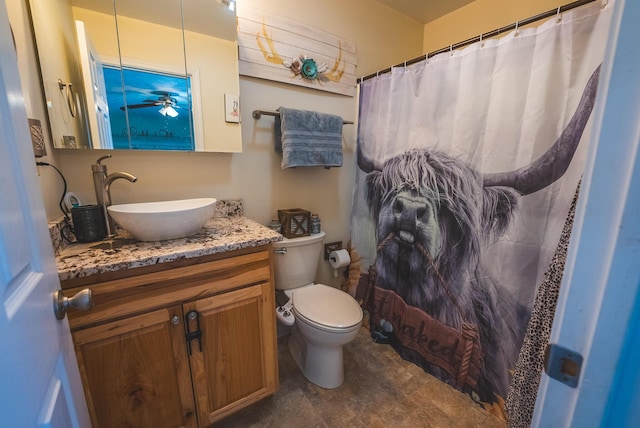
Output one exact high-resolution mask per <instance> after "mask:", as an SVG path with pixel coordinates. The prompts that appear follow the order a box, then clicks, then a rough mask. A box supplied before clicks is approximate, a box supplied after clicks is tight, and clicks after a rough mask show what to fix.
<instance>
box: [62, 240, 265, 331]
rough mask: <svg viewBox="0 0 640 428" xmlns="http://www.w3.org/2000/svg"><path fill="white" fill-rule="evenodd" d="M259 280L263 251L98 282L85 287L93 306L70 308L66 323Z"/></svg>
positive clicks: (89, 321) (99, 319)
mask: <svg viewBox="0 0 640 428" xmlns="http://www.w3.org/2000/svg"><path fill="white" fill-rule="evenodd" d="M262 282H268V283H270V282H271V265H270V258H269V251H266V250H263V251H258V252H255V253H250V254H243V255H239V256H235V257H229V258H225V259H221V260H216V261H211V262H205V263H197V264H193V265H190V266H185V267H178V268H174V269H169V270H163V271H160V272H154V273H149V274H143V275H138V276H131V277H128V278H122V279H117V280H113V281H105V282H100V283H96V284H94V285H91V286H89V288H91V290H92V291H93V302H94V307H93V308H92V309H90V310H88V311H85V312H80V311H70V312H69V324H70V326H71V330H72V331H76V330H78V329H81V328H86V327H89V326H94V325H98V324H101V323H104V322H107V321H110V320H117V319H121V318H124V317H128V316H131V315H135V314H140V313H143V312H148V311H150V310H154V309H159V308H163V307H168V306H172V305H176V304H181V303H184V302H188V301H192V300H195V299H199V298H202V297H206V296H213V295H216V294H219V293H223V292H226V291H229V290H233V289H237V288H241V287H245V286H248V285H252V284H258V283H262ZM82 288H83V287H77V288H70V289H67V290H65V291H64V293H65V295H67V296H72V295H74V294H75V293H77V292H78V291H79V290H80V289H82Z"/></svg>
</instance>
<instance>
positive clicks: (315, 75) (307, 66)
mask: <svg viewBox="0 0 640 428" xmlns="http://www.w3.org/2000/svg"><path fill="white" fill-rule="evenodd" d="M282 65H284V66H285V67H287V68H288V69H289V70H291V71H292V72H293V75H294V76H300V77H302V78H303V79H305V80H310V81H312V82H314V81H320V80H326V79H325V77H324V75H323V74H322V73H324V72H325V71H327V70H328V69H329V66H327V64H325V63H321V64H318V63H317V62H316V61H315V60H314V59H313V58H309V57H307V56H306V55H300V56H299V57H298V58H292V59H291V61H288V60H284V61H282Z"/></svg>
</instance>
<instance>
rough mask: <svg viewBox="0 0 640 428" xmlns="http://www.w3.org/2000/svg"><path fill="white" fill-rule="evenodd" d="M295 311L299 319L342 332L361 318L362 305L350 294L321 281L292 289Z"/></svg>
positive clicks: (320, 327) (356, 324) (325, 328)
mask: <svg viewBox="0 0 640 428" xmlns="http://www.w3.org/2000/svg"><path fill="white" fill-rule="evenodd" d="M292 301H293V310H294V313H295V314H296V315H297V316H299V317H300V318H302V321H304V322H307V323H308V324H310V325H312V326H315V327H317V328H319V329H321V330H325V331H329V332H336V333H340V332H344V331H347V330H351V329H352V328H353V327H355V326H359V325H360V323H361V322H362V308H360V305H359V304H358V302H356V300H355V299H354V298H353V297H351V296H350V295H349V294H347V293H345V292H343V291H341V290H338V289H337V288H333V287H330V286H328V285H324V284H312V285H308V286H305V287H300V288H298V289H296V290H295V291H294V293H293V298H292Z"/></svg>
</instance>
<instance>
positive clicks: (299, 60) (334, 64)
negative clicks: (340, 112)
mask: <svg viewBox="0 0 640 428" xmlns="http://www.w3.org/2000/svg"><path fill="white" fill-rule="evenodd" d="M238 47H239V55H238V56H239V69H240V74H241V75H243V76H251V77H259V78H261V79H267V80H274V81H277V82H283V83H290V84H292V85H299V86H305V87H308V88H313V89H319V90H321V91H328V92H334V93H338V94H342V95H349V96H354V95H355V93H356V74H355V71H356V65H357V56H356V47H355V43H353V42H351V41H349V40H345V39H341V38H339V37H337V36H335V35H333V34H330V33H327V32H324V31H321V30H318V29H316V28H313V27H310V26H307V25H304V24H301V23H300V22H297V21H293V20H289V19H286V18H283V17H279V16H275V15H270V14H267V13H264V12H263V11H260V10H257V9H253V8H249V7H239V8H238Z"/></svg>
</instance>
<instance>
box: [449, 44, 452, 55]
mask: <svg viewBox="0 0 640 428" xmlns="http://www.w3.org/2000/svg"><path fill="white" fill-rule="evenodd" d="M449 55H451V56H453V45H451V46H449Z"/></svg>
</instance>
